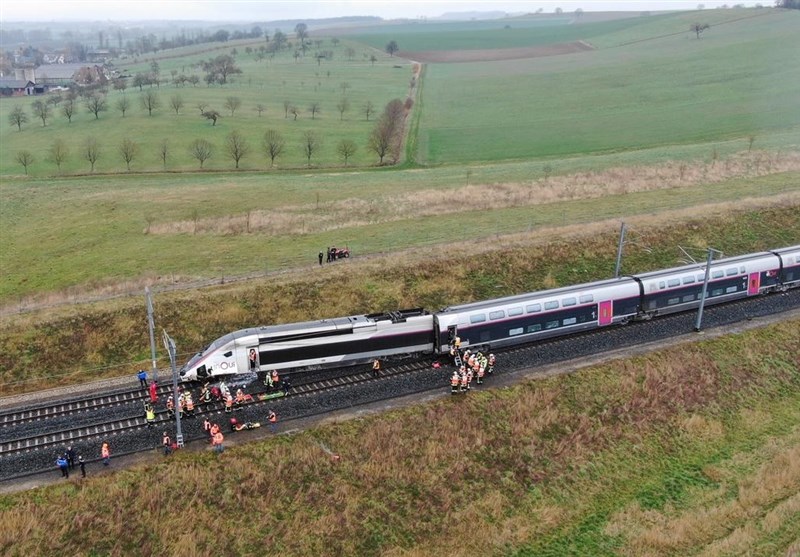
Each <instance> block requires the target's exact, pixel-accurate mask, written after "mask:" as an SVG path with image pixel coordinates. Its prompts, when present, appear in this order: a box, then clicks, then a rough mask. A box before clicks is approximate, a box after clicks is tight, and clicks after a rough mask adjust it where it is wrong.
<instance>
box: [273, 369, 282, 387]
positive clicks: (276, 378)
mask: <svg viewBox="0 0 800 557" xmlns="http://www.w3.org/2000/svg"><path fill="white" fill-rule="evenodd" d="M280 382H281V378H280V376H279V375H278V370H277V369H273V370H272V386H273V387H275V388H276V389H277V388H278V383H280Z"/></svg>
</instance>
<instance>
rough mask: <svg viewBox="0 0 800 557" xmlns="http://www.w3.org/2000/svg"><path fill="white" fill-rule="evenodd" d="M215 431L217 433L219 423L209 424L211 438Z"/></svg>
mask: <svg viewBox="0 0 800 557" xmlns="http://www.w3.org/2000/svg"><path fill="white" fill-rule="evenodd" d="M217 433H219V425H218V424H211V438H212V439H213V438H214V436H215V435H216V434H217Z"/></svg>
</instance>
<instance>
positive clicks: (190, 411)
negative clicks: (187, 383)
mask: <svg viewBox="0 0 800 557" xmlns="http://www.w3.org/2000/svg"><path fill="white" fill-rule="evenodd" d="M186 413H187V414H189V415H190V416H194V400H192V393H190V392H188V391H187V392H186Z"/></svg>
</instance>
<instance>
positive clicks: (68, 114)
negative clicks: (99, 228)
mask: <svg viewBox="0 0 800 557" xmlns="http://www.w3.org/2000/svg"><path fill="white" fill-rule="evenodd" d="M342 85H343V89H345V87H344V85H346V84H345V83H343V84H342ZM80 102H82V103H83V106H84V107H85V108H86V111H87V112H89V113H90V114H93V115H94V117H95V119H99V118H100V114H101V113H103V112H106V111H107V110H108V109H109V104H108V102H107V99H106V97H105V96H104V95H101V94H97V93H95V94H90V95H87V96H86V97H84V99H83V100H82V101H80V100H78V98H77V97H73V96H69V97H67V98H66V99H63V98H62V97H60V96H54V97H50V98H48V99H47V100H42V99H37V100H35V101H33V103H32V104H31V111H32V114H33V116H34V117H35V118H38V119H40V120H41V121H42V126H47V121H48V120H49V119H50V118H52V117H53V116H54V115H55V113H56V112H60V113H61V114H62V115H63V116H64V117H65V118H66V119H67V121H68V122H70V123H71V122H72V117H73V116H74V115H75V114H76V111H77V110H78V108H79V106H80ZM139 106H140V107H141V108H142V109H143V110H146V111H147V114H148V115H149V116H152V115H153V113H154V112H157V111H158V110H160V109H161V107H162V102H161V97H160V96H159V95H158V93H157V92H156V91H150V90H146V91H143V92H142V94H141V95H140V97H139ZM168 106H169V108H170V110H172V111H173V112H175V114H180V113H181V110H183V109H184V108H185V106H186V103H185V102H184V99H183V97H182V96H181V95H172V96H171V97H170V98H169V103H168ZM241 106H242V100H241V99H240V98H239V97H236V96H229V97H226V98H225V102H224V108H225V109H226V110H227V111H228V112H229V113H230V116H231V117H233V116H234V114H235V113H236V111H237V110H239V108H241ZM195 107H196V108H197V109H198V110H199V111H200V115H201V116H203V117H204V118H206V119H208V120H211V121H212V125H216V123H217V120H218V119H220V118H221V117H222V115H221V114H220V112H218V111H217V110H214V109H213V108H209V105H208V103H205V102H202V101H201V102H198V103H197V104H196V105H195ZM114 108H116V109H117V110H118V111H119V112H120V113H121V114H122V117H123V118H124V117H125V115H126V114H127V113H128V111H129V110H131V108H132V101H131V99H130V98H129V97H127V96H122V97H120V98H119V99H117V102H116V103H115V104H114ZM351 108H352V107H351V104H350V100H349V99H347V98H346V97H343V98H342V99H341V100H339V101H338V102H337V103H336V111H337V112H338V113H339V120H344V115H345V113H347V112H349V111H350V109H351ZM254 110H255V111H256V112H258V115H259V117H260V116H261V115H262V114H263V113H264V112H266V111H267V107H266V105H264V104H262V103H258V104H256V105H255V107H254ZM360 110H361V114H363V115H364V118H365V119H366V120H367V121H369V119H370V116H371V115H372V114H374V113H375V105H374V104H373V103H372V101H366V102H365V103H364V104H363V105H362V106H361V107H360ZM307 111H308V113H309V114H310V115H311V119H312V120H315V119H316V118H317V116H319V115H320V114H322V106H321V103H319V102H317V101H312V102H311V103H309V105H308V107H307ZM302 113H303V109H302V108H300V107H298V106H297V105H296V104H294V103H293V102H291V101H288V100H287V101H284V102H283V114H284V118H289V116H292V118H293V120H297V119H298V117H299V116H300V114H302ZM8 121H9V123H10V124H11V125H12V126H16V127H17V131H22V126H23V124H26V123H28V122H29V121H30V118H29V116H28V113H27V112H26V111H25V109H24V108H23V107H21V106H15V107H14V108H13V109H11V111H10V112H9V114H8Z"/></svg>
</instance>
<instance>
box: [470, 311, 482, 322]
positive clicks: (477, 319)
mask: <svg viewBox="0 0 800 557" xmlns="http://www.w3.org/2000/svg"><path fill="white" fill-rule="evenodd" d="M484 321H486V314H483V313H476V314H474V315H470V316H469V322H470V323H483V322H484Z"/></svg>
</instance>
